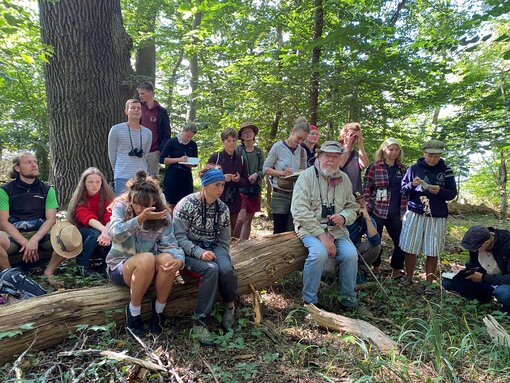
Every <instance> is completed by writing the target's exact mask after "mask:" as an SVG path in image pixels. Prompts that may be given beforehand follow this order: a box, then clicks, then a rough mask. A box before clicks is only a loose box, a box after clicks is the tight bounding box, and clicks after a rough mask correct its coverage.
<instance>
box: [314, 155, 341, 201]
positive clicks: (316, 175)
mask: <svg viewBox="0 0 510 383" xmlns="http://www.w3.org/2000/svg"><path fill="white" fill-rule="evenodd" d="M313 170H315V177H316V178H317V185H318V186H319V197H320V199H321V205H324V200H323V199H322V192H321V183H320V180H319V171H318V170H317V166H315V165H313ZM327 183H328V181H327V180H326V190H327V188H328V185H327ZM335 191H336V185H335V186H333V196H334V195H335ZM326 202H327V203H328V204H327V206H328V207H329V206H331V205H332V204H330V203H329V193H326ZM333 202H334V197H333ZM333 205H334V203H333Z"/></svg>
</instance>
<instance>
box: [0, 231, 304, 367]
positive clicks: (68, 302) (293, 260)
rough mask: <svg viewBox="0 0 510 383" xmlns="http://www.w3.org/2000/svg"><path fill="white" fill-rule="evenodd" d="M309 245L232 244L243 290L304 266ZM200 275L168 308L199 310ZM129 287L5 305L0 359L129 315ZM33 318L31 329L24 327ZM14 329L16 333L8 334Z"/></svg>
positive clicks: (289, 236) (290, 237)
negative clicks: (198, 280) (79, 326)
mask: <svg viewBox="0 0 510 383" xmlns="http://www.w3.org/2000/svg"><path fill="white" fill-rule="evenodd" d="M306 254H307V252H306V249H305V247H304V246H303V245H302V243H301V241H300V240H299V239H298V238H297V236H296V235H295V234H294V233H285V234H279V235H274V236H268V237H266V238H262V239H260V240H250V241H246V242H243V243H240V244H238V245H236V246H233V247H232V252H231V256H232V262H233V264H234V267H235V269H236V273H237V276H238V280H239V293H240V294H250V293H251V292H252V287H251V286H253V288H255V289H260V288H263V287H267V286H268V285H270V284H271V283H273V282H275V281H277V280H279V279H281V278H283V277H284V276H286V275H287V274H289V273H291V272H293V271H296V270H301V269H302V268H303V265H304V260H305V258H306ZM196 294H197V283H196V281H194V282H191V283H186V284H184V285H176V286H174V290H173V291H172V293H171V294H170V298H169V302H168V305H167V306H166V309H165V313H166V314H167V315H168V316H179V315H184V314H189V313H191V312H193V310H194V308H195V304H196ZM150 295H151V294H146V297H145V299H144V302H143V306H144V307H143V309H142V312H143V313H144V314H146V315H148V314H150V301H151V297H150ZM127 302H129V289H128V288H123V287H118V286H112V285H108V286H99V287H92V288H86V289H75V290H69V291H63V292H62V291H60V292H55V293H51V294H48V295H43V296H40V297H37V298H32V299H28V300H25V301H21V302H17V303H13V304H10V305H4V306H0V350H1V352H0V363H5V362H7V361H8V360H11V359H13V358H14V357H15V356H16V355H19V354H21V353H22V352H23V351H24V350H25V349H26V348H27V347H28V346H29V345H30V344H31V343H32V341H34V339H35V342H34V344H33V350H42V349H45V348H48V347H51V346H53V345H55V344H57V343H59V342H61V341H62V340H63V339H64V338H65V337H66V336H67V334H68V333H69V331H74V330H75V329H76V326H78V325H83V324H88V325H101V324H104V323H106V322H107V321H109V320H115V321H118V322H120V321H123V319H124V310H123V308H124V306H125V305H126V304H127ZM29 323H31V324H32V325H31V326H29V327H30V329H23V327H25V326H24V325H26V324H29ZM6 333H10V335H6Z"/></svg>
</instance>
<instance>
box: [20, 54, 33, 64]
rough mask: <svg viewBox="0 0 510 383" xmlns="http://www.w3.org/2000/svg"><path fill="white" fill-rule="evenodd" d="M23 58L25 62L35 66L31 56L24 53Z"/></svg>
mask: <svg viewBox="0 0 510 383" xmlns="http://www.w3.org/2000/svg"><path fill="white" fill-rule="evenodd" d="M21 58H22V59H23V61H25V62H26V63H27V64H33V63H34V59H33V58H32V57H30V56H29V55H27V54H25V53H22V54H21Z"/></svg>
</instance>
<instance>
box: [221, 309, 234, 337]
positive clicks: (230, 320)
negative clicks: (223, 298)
mask: <svg viewBox="0 0 510 383" xmlns="http://www.w3.org/2000/svg"><path fill="white" fill-rule="evenodd" d="M235 321H236V309H235V307H232V308H231V309H229V308H228V307H225V311H223V316H222V317H221V326H222V327H223V329H224V330H225V331H228V330H230V329H231V328H232V326H233V325H234V323H235Z"/></svg>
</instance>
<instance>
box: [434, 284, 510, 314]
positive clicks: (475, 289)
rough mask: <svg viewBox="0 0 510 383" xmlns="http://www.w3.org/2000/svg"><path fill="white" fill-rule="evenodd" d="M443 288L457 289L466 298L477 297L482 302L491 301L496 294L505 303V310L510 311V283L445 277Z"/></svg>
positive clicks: (500, 301) (498, 299)
mask: <svg viewBox="0 0 510 383" xmlns="http://www.w3.org/2000/svg"><path fill="white" fill-rule="evenodd" d="M443 288H444V289H445V290H448V291H455V292H457V293H459V294H460V295H462V296H463V297H464V298H466V299H469V300H473V299H476V300H478V301H480V302H481V303H487V302H490V301H491V300H492V296H495V297H496V299H497V301H498V302H499V303H501V304H502V305H503V311H505V312H507V313H510V285H499V286H492V285H491V284H490V283H486V282H473V281H470V280H469V279H458V280H453V279H446V278H443Z"/></svg>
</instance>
